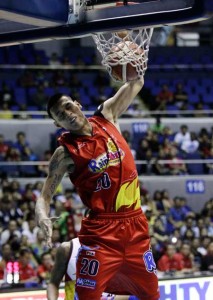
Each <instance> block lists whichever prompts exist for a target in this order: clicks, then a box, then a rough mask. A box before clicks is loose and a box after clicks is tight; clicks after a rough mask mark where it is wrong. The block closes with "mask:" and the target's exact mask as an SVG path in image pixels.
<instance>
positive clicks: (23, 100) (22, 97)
mask: <svg viewBox="0 0 213 300" xmlns="http://www.w3.org/2000/svg"><path fill="white" fill-rule="evenodd" d="M15 98H16V103H17V104H18V105H22V104H27V97H26V90H25V89H24V88H15Z"/></svg>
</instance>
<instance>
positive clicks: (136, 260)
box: [124, 215, 159, 300]
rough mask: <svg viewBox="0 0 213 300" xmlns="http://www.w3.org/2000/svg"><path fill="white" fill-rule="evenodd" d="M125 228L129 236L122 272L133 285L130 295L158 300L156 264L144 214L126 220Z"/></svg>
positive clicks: (141, 298) (143, 299)
mask: <svg viewBox="0 0 213 300" xmlns="http://www.w3.org/2000/svg"><path fill="white" fill-rule="evenodd" d="M126 230H127V231H129V232H128V235H129V236H131V239H130V240H129V243H128V246H127V248H126V252H125V254H126V255H125V267H124V274H128V278H129V280H131V281H132V284H133V286H134V287H135V288H134V289H135V290H134V291H132V295H135V296H137V297H138V298H139V299H140V300H158V299H159V289H158V278H157V275H156V264H155V261H154V258H153V255H152V251H151V248H150V238H149V235H148V223H147V221H146V218H145V216H144V215H141V216H140V217H138V218H135V219H134V220H132V221H128V223H127V224H126Z"/></svg>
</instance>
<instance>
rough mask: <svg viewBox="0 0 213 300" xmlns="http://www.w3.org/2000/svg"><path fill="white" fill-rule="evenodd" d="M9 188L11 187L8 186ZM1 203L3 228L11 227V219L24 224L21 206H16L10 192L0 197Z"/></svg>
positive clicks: (0, 210) (1, 223) (0, 220)
mask: <svg viewBox="0 0 213 300" xmlns="http://www.w3.org/2000/svg"><path fill="white" fill-rule="evenodd" d="M8 189H10V188H9V187H8ZM0 205H1V208H0V225H1V228H3V229H7V230H8V227H9V226H8V225H9V223H10V222H11V221H14V222H15V223H17V224H18V225H19V226H20V225H21V224H22V220H23V212H22V211H21V209H20V208H19V207H16V205H15V203H14V201H13V198H12V195H11V193H10V192H7V193H4V194H3V196H2V198H1V199H0ZM17 224H16V225H17ZM12 225H14V224H12ZM12 227H13V226H12ZM3 244H4V243H3Z"/></svg>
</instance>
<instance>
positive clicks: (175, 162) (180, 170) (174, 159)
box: [167, 148, 187, 175]
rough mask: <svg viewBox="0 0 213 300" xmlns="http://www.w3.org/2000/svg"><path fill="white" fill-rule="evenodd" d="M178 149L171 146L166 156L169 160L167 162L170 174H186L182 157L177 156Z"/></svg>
mask: <svg viewBox="0 0 213 300" xmlns="http://www.w3.org/2000/svg"><path fill="white" fill-rule="evenodd" d="M177 153H178V151H177V149H176V148H172V149H171V151H170V155H169V156H168V159H169V162H168V164H167V168H168V173H169V174H170V175H185V174H187V168H186V165H185V163H184V162H183V160H182V158H180V157H178V154H177Z"/></svg>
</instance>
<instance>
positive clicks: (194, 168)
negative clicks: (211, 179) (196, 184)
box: [185, 152, 204, 175]
mask: <svg viewBox="0 0 213 300" xmlns="http://www.w3.org/2000/svg"><path fill="white" fill-rule="evenodd" d="M185 159H201V155H200V154H199V153H198V152H194V153H188V154H186V156H185ZM186 166H187V170H188V173H189V174H190V175H202V174H204V167H203V164H202V163H189V164H187V165H186Z"/></svg>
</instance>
